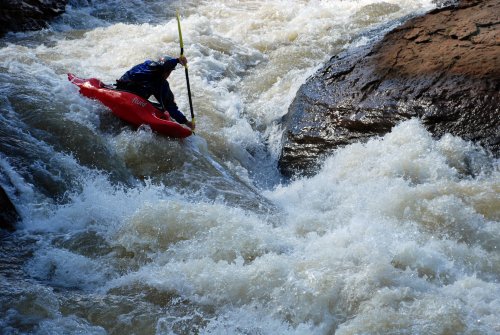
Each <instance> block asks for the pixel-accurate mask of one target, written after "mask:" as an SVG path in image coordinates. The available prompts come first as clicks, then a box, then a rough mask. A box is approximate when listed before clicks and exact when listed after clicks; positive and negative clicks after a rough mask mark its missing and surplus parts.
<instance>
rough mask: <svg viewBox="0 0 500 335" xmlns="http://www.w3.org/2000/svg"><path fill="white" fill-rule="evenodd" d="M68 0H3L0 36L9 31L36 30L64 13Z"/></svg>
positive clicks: (0, 9) (0, 14)
mask: <svg viewBox="0 0 500 335" xmlns="http://www.w3.org/2000/svg"><path fill="white" fill-rule="evenodd" d="M67 3H68V0H22V1H21V0H4V1H2V6H1V7H0V21H1V22H2V25H1V26H0V36H1V35H4V34H5V33H7V32H9V31H24V30H37V29H42V28H45V27H47V22H48V21H49V20H51V19H53V18H54V17H56V16H58V15H60V14H62V13H64V10H65V8H66V4H67Z"/></svg>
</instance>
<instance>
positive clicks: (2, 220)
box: [0, 186, 20, 231]
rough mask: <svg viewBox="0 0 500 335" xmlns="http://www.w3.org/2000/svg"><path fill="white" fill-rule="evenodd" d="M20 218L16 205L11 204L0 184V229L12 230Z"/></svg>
mask: <svg viewBox="0 0 500 335" xmlns="http://www.w3.org/2000/svg"><path fill="white" fill-rule="evenodd" d="M19 220H20V217H19V214H18V213H17V210H16V207H15V206H14V204H12V201H10V199H9V197H8V196H7V193H5V190H4V189H3V188H2V187H1V186H0V229H6V230H9V231H13V230H14V227H15V224H16V223H17V222H18V221H19Z"/></svg>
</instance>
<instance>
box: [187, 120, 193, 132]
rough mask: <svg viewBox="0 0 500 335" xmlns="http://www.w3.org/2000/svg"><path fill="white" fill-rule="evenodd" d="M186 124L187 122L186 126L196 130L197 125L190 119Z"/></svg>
mask: <svg viewBox="0 0 500 335" xmlns="http://www.w3.org/2000/svg"><path fill="white" fill-rule="evenodd" d="M185 124H186V126H188V127H189V128H191V130H194V128H195V127H194V123H193V122H191V121H188V122H186V123H185Z"/></svg>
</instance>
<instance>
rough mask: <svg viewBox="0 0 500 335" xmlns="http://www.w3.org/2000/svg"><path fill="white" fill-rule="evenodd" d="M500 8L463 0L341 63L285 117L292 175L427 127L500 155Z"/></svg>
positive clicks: (283, 161)
mask: <svg viewBox="0 0 500 335" xmlns="http://www.w3.org/2000/svg"><path fill="white" fill-rule="evenodd" d="M499 23H500V1H499V0H486V1H477V0H469V1H461V2H460V3H459V4H458V5H457V6H454V7H447V8H441V9H437V10H434V11H432V12H430V13H428V14H426V15H424V16H422V17H418V18H414V19H412V20H410V21H408V22H406V23H405V24H403V25H402V26H400V27H398V28H396V29H395V30H393V31H391V32H390V33H388V34H387V35H386V36H385V37H384V38H383V39H382V40H381V41H379V42H378V43H376V44H375V45H374V46H366V47H363V48H360V49H358V50H357V51H355V52H353V51H350V52H349V53H347V52H346V53H344V54H341V55H338V56H335V57H333V58H332V59H331V60H330V61H329V62H328V63H327V64H326V65H325V66H324V67H323V68H322V69H321V70H320V71H319V72H318V73H316V74H315V75H314V76H313V77H312V78H310V79H309V80H308V81H307V82H306V83H305V84H304V85H303V86H302V87H301V88H300V90H299V91H298V93H297V96H296V98H295V100H294V102H293V103H292V105H291V106H290V109H289V111H288V114H287V115H286V116H285V117H284V120H283V121H284V126H285V132H284V139H283V149H282V155H281V158H280V161H279V166H280V169H281V171H282V173H283V174H284V175H286V176H291V175H293V174H296V173H306V174H307V173H310V172H311V171H312V169H314V168H315V167H316V165H317V163H318V160H319V159H320V158H321V156H322V155H325V154H328V153H330V152H332V150H334V149H335V148H338V147H339V146H343V145H346V144H349V143H353V142H357V141H362V140H366V139H368V138H369V137H372V136H374V135H383V134H385V133H387V132H389V131H390V130H391V128H392V127H393V126H394V125H396V124H397V123H399V122H401V121H404V120H407V119H409V118H412V117H419V118H421V119H422V121H423V123H424V124H425V125H426V127H427V128H428V129H429V130H430V131H431V132H432V133H433V134H434V135H435V136H441V135H443V134H445V133H451V134H453V135H457V136H460V137H462V138H464V139H466V140H472V141H474V142H477V143H480V144H481V145H483V146H484V147H485V148H487V149H489V150H491V151H492V152H493V153H494V154H495V155H496V156H498V155H499V153H500V127H499V124H500V122H499V121H500V111H499V102H500V93H499V89H500V34H499V29H498V25H499Z"/></svg>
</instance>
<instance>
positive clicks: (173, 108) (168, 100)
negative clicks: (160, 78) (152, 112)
mask: <svg viewBox="0 0 500 335" xmlns="http://www.w3.org/2000/svg"><path fill="white" fill-rule="evenodd" d="M155 98H156V100H158V101H159V102H160V103H161V105H162V107H163V110H165V111H167V112H168V113H169V114H170V117H172V118H173V119H174V120H175V121H177V122H178V123H180V124H187V123H188V120H187V119H186V117H185V116H184V114H182V112H181V111H179V107H177V104H176V103H175V99H174V94H173V93H172V91H171V90H170V85H169V84H168V82H167V81H164V82H163V83H162V88H161V96H160V97H156V96H155Z"/></svg>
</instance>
